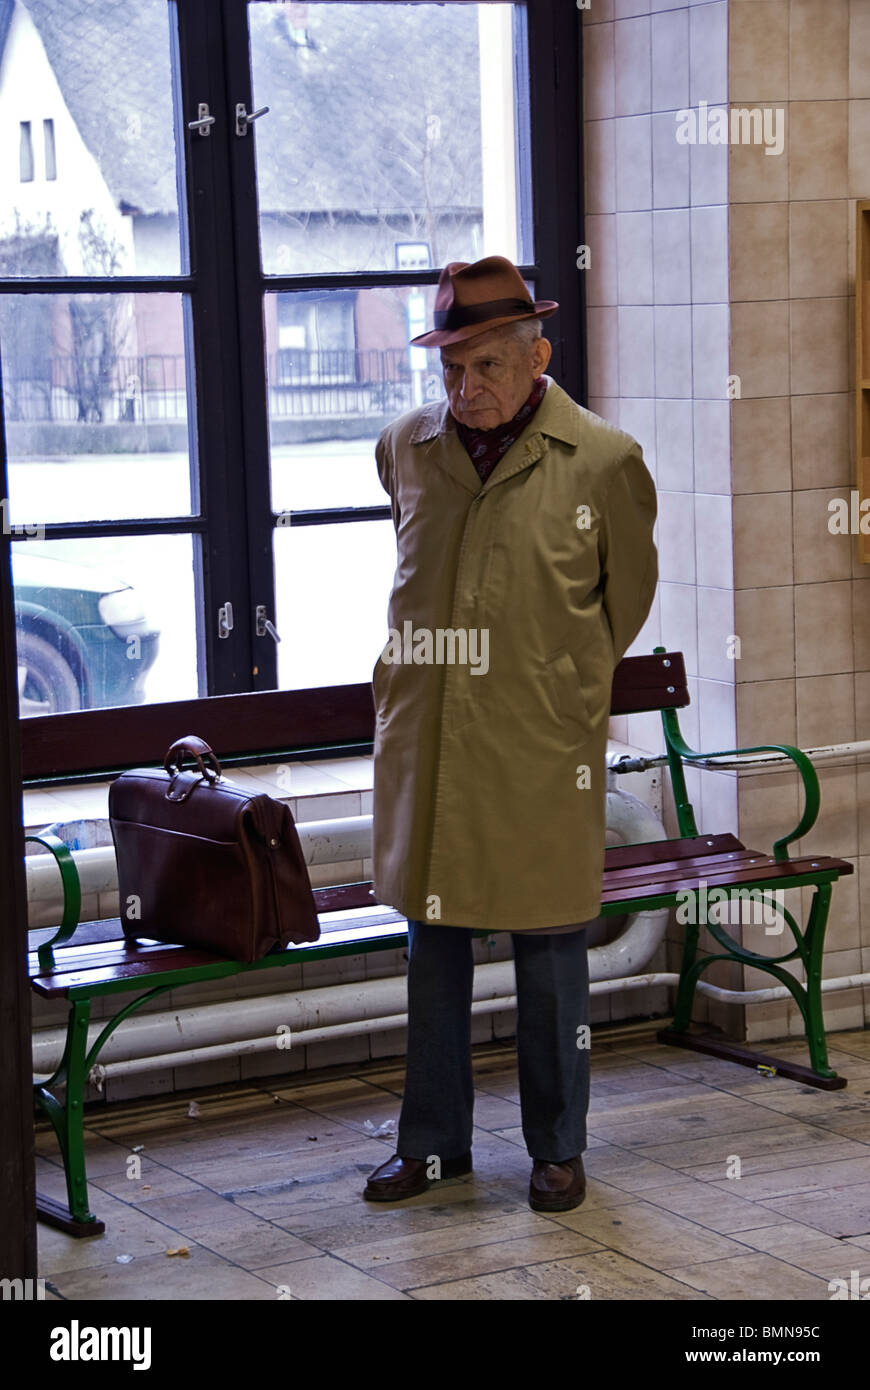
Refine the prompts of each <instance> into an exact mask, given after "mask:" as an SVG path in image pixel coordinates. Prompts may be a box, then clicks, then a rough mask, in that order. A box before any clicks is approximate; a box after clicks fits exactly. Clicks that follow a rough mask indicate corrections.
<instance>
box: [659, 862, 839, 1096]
mask: <svg viewBox="0 0 870 1390" xmlns="http://www.w3.org/2000/svg"><path fill="white" fill-rule="evenodd" d="M832 891H833V885H832V884H831V883H817V884H816V885H815V892H814V894H813V900H812V904H811V906H810V914H809V919H808V921H807V926H806V930H805V931H804V932H803V943H802V947H801V949H800V951H799V954H800V957H801V959H802V960H803V963H804V969H805V971H806V984H805V985H801V984H800V982H799V981H798V980H796V979H795V978H794V977H793V976H792V975H790V974H789V973H788V972H786V971H785V970H783V969H781V967H780V966H779V965H778V964H776V963H774V962H770V963H766V962H763V961H762V960H761V959H760V958H759V957H758V956H756V955H755V953H754V952H751V951H744V950H743V949H741V948H740V947H739V946H737V945H736V944H735V943H734V942H727V941H725V940H724V939H723V936H722V934H721V932H720V931H719V930H718V929H717V928H716V926H715V925H714V924H713V923H712V922H708V924H707V925H708V926H709V927H710V930H711V931H712V932H713V935H714V937H716V939H717V940H718V941H719V942H720V943H721V944H722V945H726V946H727V948H728V949H727V952H726V953H725V954H724V955H715V956H710V955H705V956H702V957H701V959H700V960H699V959H698V957H697V951H698V932H699V928H698V926H697V925H695V924H693V923H686V935H685V940H684V945H683V958H682V963H681V966H680V983H679V986H678V989H677V998H676V1003H675V1006H674V1021H673V1023H672V1024H671V1026H670V1028H665V1029H663V1030H662V1031H661V1032H660V1033H659V1034H658V1035H657V1036H658V1038H659V1041H661V1042H665V1043H668V1044H670V1045H671V1046H676V1047H688V1048H694V1050H696V1051H699V1052H710V1053H712V1054H713V1055H714V1056H719V1057H729V1058H730V1059H731V1060H732V1061H735V1062H740V1063H741V1064H742V1065H744V1066H753V1065H759V1064H761V1065H765V1066H771V1067H775V1069H776V1070H777V1071H778V1072H779V1073H780V1074H781V1075H783V1076H791V1077H792V1078H793V1079H794V1080H798V1081H804V1082H805V1083H806V1084H807V1085H810V1086H819V1087H821V1088H822V1089H826V1090H839V1089H841V1088H842V1087H843V1086H845V1085H846V1082H845V1080H844V1079H843V1078H842V1077H839V1076H838V1075H837V1073H836V1072H835V1071H833V1070H832V1068H831V1067H830V1065H829V1063H828V1047H827V1040H826V1038H825V1019H824V1013H823V1010H822V958H823V954H824V948H825V927H826V925H827V921H828V911H829V909H830V905H831V894H832ZM789 920H790V921H791V919H789ZM794 930H795V933H796V934H797V932H798V930H799V929H798V928H797V927H796V926H795V927H794ZM797 954H798V952H793V953H792V955H797ZM778 959H779V960H783V959H785V957H779V958H778ZM714 960H735V961H739V962H740V963H741V964H743V965H753V966H755V967H756V968H757V969H761V970H765V971H766V972H767V973H768V974H769V975H772V976H773V978H774V979H776V980H778V981H779V983H780V984H781V985H784V986H785V987H786V988H787V989H788V991H789V992H790V994H791V996H792V998H793V999H794V1001H795V1003H796V1004H797V1006H798V1008H799V1009H800V1011H801V1017H802V1018H803V1022H804V1032H805V1035H806V1040H807V1046H808V1049H809V1054H810V1063H811V1065H810V1067H804V1066H799V1065H798V1064H797V1063H786V1062H783V1061H782V1060H780V1059H777V1058H775V1057H774V1058H772V1057H767V1056H764V1057H762V1056H761V1055H760V1054H755V1053H753V1052H750V1051H748V1050H747V1049H746V1048H741V1047H738V1046H737V1045H736V1044H731V1043H723V1042H721V1041H719V1040H718V1039H715V1038H713V1037H707V1036H700V1037H699V1036H692V1035H690V1034H689V1026H690V1024H691V1021H692V1004H693V1002H694V997H695V988H696V986H697V983H698V980H699V978H700V976H701V974H702V972H703V971H704V970H705V969H706V967H707V966H708V965H710V964H712V962H713V961H714Z"/></svg>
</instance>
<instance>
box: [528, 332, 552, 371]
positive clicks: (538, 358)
mask: <svg viewBox="0 0 870 1390" xmlns="http://www.w3.org/2000/svg"><path fill="white" fill-rule="evenodd" d="M552 352H553V347H552V344H551V343H550V341H549V339H548V338H536V339H535V341H534V343H533V344H532V367H533V368H534V372H535V376H536V377H538V376H540V375H541V373H542V372H545V371H546V370H547V366H548V363H549V361H550V357H551V355H552Z"/></svg>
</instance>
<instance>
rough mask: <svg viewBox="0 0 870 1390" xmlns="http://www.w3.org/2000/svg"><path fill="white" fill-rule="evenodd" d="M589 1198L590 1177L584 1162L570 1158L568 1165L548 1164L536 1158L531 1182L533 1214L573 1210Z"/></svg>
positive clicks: (530, 1204)
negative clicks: (587, 1189) (587, 1177)
mask: <svg viewBox="0 0 870 1390" xmlns="http://www.w3.org/2000/svg"><path fill="white" fill-rule="evenodd" d="M585 1196H586V1174H585V1173H584V1171H583V1159H582V1158H581V1157H580V1156H579V1155H578V1157H577V1158H569V1159H568V1160H567V1161H566V1162H565V1163H548V1162H547V1161H546V1160H545V1159H540V1158H536V1159H535V1160H534V1163H533V1165H532V1178H531V1181H530V1183H529V1206H530V1207H531V1209H532V1211H573V1210H574V1208H575V1207H579V1206H580V1204H581V1202H582V1201H583V1199H584V1197H585Z"/></svg>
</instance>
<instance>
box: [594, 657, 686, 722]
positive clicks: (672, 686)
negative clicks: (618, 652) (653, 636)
mask: <svg viewBox="0 0 870 1390" xmlns="http://www.w3.org/2000/svg"><path fill="white" fill-rule="evenodd" d="M688 703H689V687H688V685H687V684H686V665H685V662H684V661H683V653H682V652H656V653H654V654H653V655H652V656H624V657H623V658H622V661H620V662H619V664H618V666H617V667H616V670H615V671H614V673H613V685H612V687H611V693H610V712H611V714H642V713H643V712H644V711H646V710H653V709H668V708H670V707H675V708H677V709H681V708H682V707H683V706H684V705H687V704H688Z"/></svg>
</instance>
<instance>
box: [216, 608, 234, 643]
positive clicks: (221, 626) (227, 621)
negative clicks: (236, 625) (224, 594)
mask: <svg viewBox="0 0 870 1390" xmlns="http://www.w3.org/2000/svg"><path fill="white" fill-rule="evenodd" d="M232 630H233V605H232V604H231V603H225V604H223V606H222V607H220V608H219V609H218V637H229V635H230V633H231V632H232Z"/></svg>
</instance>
